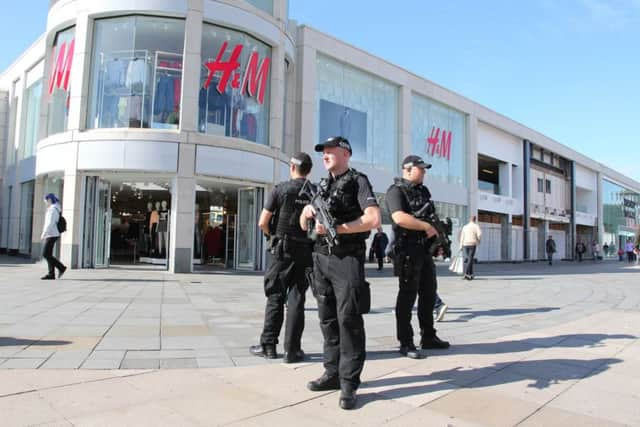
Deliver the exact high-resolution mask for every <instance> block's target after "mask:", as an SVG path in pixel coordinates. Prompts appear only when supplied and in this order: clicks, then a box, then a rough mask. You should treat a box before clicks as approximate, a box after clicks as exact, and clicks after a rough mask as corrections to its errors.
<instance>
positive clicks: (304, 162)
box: [289, 151, 313, 169]
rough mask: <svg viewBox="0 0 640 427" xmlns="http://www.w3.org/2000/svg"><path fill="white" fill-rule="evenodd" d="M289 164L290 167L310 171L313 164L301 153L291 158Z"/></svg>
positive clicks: (306, 155)
mask: <svg viewBox="0 0 640 427" xmlns="http://www.w3.org/2000/svg"><path fill="white" fill-rule="evenodd" d="M289 162H290V163H291V164H292V165H296V166H300V167H301V168H303V169H307V168H308V169H311V167H312V166H313V162H312V161H311V157H310V156H309V155H308V154H307V153H304V152H302V151H300V152H298V153H296V154H294V155H293V156H291V160H289Z"/></svg>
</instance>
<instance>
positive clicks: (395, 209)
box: [386, 156, 449, 359]
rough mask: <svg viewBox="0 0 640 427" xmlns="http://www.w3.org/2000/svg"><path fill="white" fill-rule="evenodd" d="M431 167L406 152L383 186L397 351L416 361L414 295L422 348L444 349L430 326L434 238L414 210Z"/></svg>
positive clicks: (426, 197)
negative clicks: (398, 173) (391, 238)
mask: <svg viewBox="0 0 640 427" xmlns="http://www.w3.org/2000/svg"><path fill="white" fill-rule="evenodd" d="M430 167H431V165H430V164H428V163H425V162H424V160H422V159H421V158H420V157H419V156H407V157H406V158H405V159H404V161H403V162H402V178H396V179H395V181H394V184H393V185H391V187H389V189H388V190H387V195H386V203H387V206H388V208H389V212H390V213H391V218H392V220H393V231H394V233H395V237H396V239H395V246H394V254H393V257H394V273H395V274H396V275H397V276H399V279H400V280H399V281H400V285H399V290H398V298H397V300H396V333H397V337H398V341H400V353H401V354H402V355H404V356H407V357H409V358H412V359H420V358H422V357H423V355H422V353H421V352H420V351H419V350H418V349H417V348H416V346H415V344H414V342H413V329H412V327H411V310H412V308H413V304H414V303H415V300H416V296H417V297H418V322H419V324H420V335H421V341H420V345H421V348H422V349H440V348H448V347H449V343H448V342H446V341H442V340H440V339H439V338H438V337H437V336H436V330H435V329H434V328H433V314H432V312H433V308H434V303H435V300H436V287H437V282H436V270H435V264H434V262H433V257H432V255H433V254H432V253H430V250H429V248H430V247H431V246H432V245H431V244H430V242H431V241H432V240H433V239H435V238H437V237H438V231H437V230H436V228H435V227H434V226H433V225H432V224H430V223H429V222H427V221H425V220H424V219H423V216H422V215H420V214H417V213H418V212H422V211H424V210H425V209H427V210H428V209H429V208H431V209H433V206H427V204H428V203H431V204H432V203H433V202H432V201H431V193H430V192H429V190H428V189H427V187H425V186H424V185H423V184H422V183H423V180H424V176H425V170H426V169H429V168H430Z"/></svg>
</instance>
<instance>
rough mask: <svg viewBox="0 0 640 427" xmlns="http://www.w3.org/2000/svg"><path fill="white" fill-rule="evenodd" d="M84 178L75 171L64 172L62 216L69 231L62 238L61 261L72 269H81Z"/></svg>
mask: <svg viewBox="0 0 640 427" xmlns="http://www.w3.org/2000/svg"><path fill="white" fill-rule="evenodd" d="M82 189H83V185H82V176H81V175H80V173H79V172H78V171H77V170H76V169H75V168H73V169H67V170H65V172H64V188H63V190H62V215H63V216H64V218H65V219H66V220H67V231H66V232H65V233H62V236H61V238H60V241H61V244H60V260H61V261H62V263H63V264H64V265H66V266H67V267H71V268H80V267H81V260H80V248H81V246H82V219H83V218H84V214H83V212H82V206H83V196H84V195H83V192H82Z"/></svg>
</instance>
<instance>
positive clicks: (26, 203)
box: [19, 181, 35, 254]
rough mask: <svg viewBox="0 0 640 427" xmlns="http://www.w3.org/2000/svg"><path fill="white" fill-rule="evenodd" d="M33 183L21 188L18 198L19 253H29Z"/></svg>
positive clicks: (25, 184)
mask: <svg viewBox="0 0 640 427" xmlns="http://www.w3.org/2000/svg"><path fill="white" fill-rule="evenodd" d="M34 188H35V181H28V182H25V183H23V184H22V186H21V196H20V233H19V248H20V253H22V254H30V253H31V230H32V223H33V191H34Z"/></svg>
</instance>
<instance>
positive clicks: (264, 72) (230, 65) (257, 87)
mask: <svg viewBox="0 0 640 427" xmlns="http://www.w3.org/2000/svg"><path fill="white" fill-rule="evenodd" d="M227 45H228V42H226V41H225V42H224V43H222V46H221V47H220V50H219V51H218V55H217V56H216V59H215V61H210V62H205V64H204V66H205V67H207V69H208V70H209V75H208V76H207V80H206V81H205V82H204V88H205V89H208V88H209V86H210V85H211V81H212V80H213V77H214V75H215V74H216V73H222V75H221V76H220V79H219V80H218V84H217V85H216V89H217V90H218V92H220V93H224V92H225V90H226V89H227V86H228V85H229V80H231V87H232V88H234V89H238V88H240V93H242V94H247V95H248V96H255V97H256V100H257V101H258V103H260V104H262V103H264V92H265V89H266V87H267V78H268V77H269V66H270V64H271V59H270V58H262V61H260V56H259V55H258V52H251V54H250V55H249V60H248V61H247V64H246V66H245V69H244V75H241V74H240V62H238V59H239V57H240V54H241V53H242V50H243V49H244V45H242V44H237V45H236V46H235V47H234V48H233V50H232V51H231V55H230V56H229V60H228V61H223V60H222V56H223V55H224V54H225V52H226V51H227ZM241 78H242V80H241Z"/></svg>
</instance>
